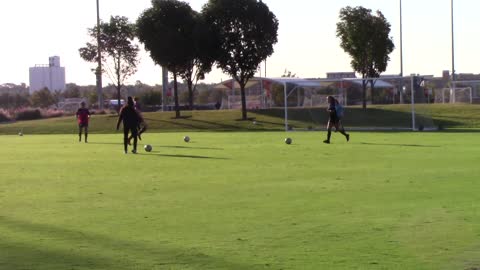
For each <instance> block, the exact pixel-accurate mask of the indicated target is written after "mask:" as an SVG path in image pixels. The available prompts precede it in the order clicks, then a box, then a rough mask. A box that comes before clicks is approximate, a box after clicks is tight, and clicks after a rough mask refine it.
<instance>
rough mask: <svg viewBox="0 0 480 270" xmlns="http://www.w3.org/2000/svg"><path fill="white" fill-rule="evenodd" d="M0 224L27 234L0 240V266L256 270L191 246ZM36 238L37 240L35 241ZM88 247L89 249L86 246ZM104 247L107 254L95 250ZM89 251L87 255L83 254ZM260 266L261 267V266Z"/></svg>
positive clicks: (22, 223)
mask: <svg viewBox="0 0 480 270" xmlns="http://www.w3.org/2000/svg"><path fill="white" fill-rule="evenodd" d="M0 227H3V228H5V229H8V230H11V231H13V232H16V233H22V234H28V235H31V237H32V238H34V239H32V240H31V241H29V242H20V241H16V242H13V241H10V242H9V241H6V239H5V238H4V239H2V242H1V243H0V267H3V266H5V267H7V266H8V267H9V268H2V269H9V270H13V269H36V270H51V269H91V270H95V269H119V270H129V269H139V268H138V267H139V264H138V262H139V261H144V262H149V263H148V264H149V265H148V266H145V267H148V268H145V269H157V267H159V266H169V267H174V266H179V265H181V266H182V267H185V268H189V269H216V268H221V269H234V270H243V269H259V268H260V267H259V266H254V265H244V264H240V263H236V262H232V261H229V260H227V259H226V258H219V257H215V256H210V255H207V254H205V253H203V252H201V251H200V250H198V249H194V248H185V249H182V248H178V245H175V243H172V245H169V244H168V243H158V242H155V244H149V243H148V242H145V241H144V240H141V241H140V240H139V241H130V240H122V239H113V238H110V237H107V236H105V235H101V234H96V233H86V232H84V231H76V230H71V229H66V228H62V227H58V226H53V225H47V224H34V223H30V222H26V221H20V220H13V219H10V218H6V217H0ZM41 239H48V241H47V242H51V241H53V242H62V243H67V244H68V250H67V248H65V249H61V248H59V247H58V246H46V243H44V242H43V241H41ZM35 240H40V241H35ZM90 247H91V250H89V248H90ZM99 249H100V250H107V251H109V252H108V254H111V256H106V255H100V254H99V253H95V251H96V250H99ZM86 254H89V255H86ZM262 269H263V268H262Z"/></svg>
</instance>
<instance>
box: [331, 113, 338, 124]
mask: <svg viewBox="0 0 480 270" xmlns="http://www.w3.org/2000/svg"><path fill="white" fill-rule="evenodd" d="M339 120H340V119H339V118H338V117H337V114H336V113H335V112H330V113H329V114H328V122H330V123H333V124H337V123H338V121H339Z"/></svg>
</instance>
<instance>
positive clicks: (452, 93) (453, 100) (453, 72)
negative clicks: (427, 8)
mask: <svg viewBox="0 0 480 270" xmlns="http://www.w3.org/2000/svg"><path fill="white" fill-rule="evenodd" d="M450 7H451V8H450V10H451V13H452V14H451V15H452V19H451V20H452V85H451V87H452V90H451V92H450V102H451V103H455V80H456V78H455V77H456V76H455V33H454V27H453V26H454V24H453V0H451V5H450Z"/></svg>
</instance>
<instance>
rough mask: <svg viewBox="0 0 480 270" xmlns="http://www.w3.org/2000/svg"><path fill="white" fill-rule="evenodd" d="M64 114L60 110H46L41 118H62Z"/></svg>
mask: <svg viewBox="0 0 480 270" xmlns="http://www.w3.org/2000/svg"><path fill="white" fill-rule="evenodd" d="M64 114H65V112H64V111H62V110H56V109H47V110H43V111H42V117H43V118H54V117H62V116H63V115H64Z"/></svg>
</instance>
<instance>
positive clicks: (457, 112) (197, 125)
mask: <svg viewBox="0 0 480 270" xmlns="http://www.w3.org/2000/svg"><path fill="white" fill-rule="evenodd" d="M416 111H417V123H421V124H424V125H425V126H430V125H434V126H438V125H441V126H443V127H444V128H457V129H458V128H461V129H465V128H480V105H449V104H447V105H443V104H435V105H417V106H416ZM144 115H145V118H146V121H147V122H148V124H149V128H150V131H154V132H178V131H184V130H188V131H281V130H284V129H285V124H284V110H283V109H268V110H257V111H252V112H249V113H248V116H249V118H250V119H255V120H256V122H257V125H253V124H252V121H240V120H239V118H240V116H241V114H240V112H239V111H236V110H232V111H193V112H191V111H189V112H182V118H180V119H175V118H174V113H173V112H167V113H145V114H144ZM116 120H117V116H116V115H94V116H93V117H92V119H91V122H90V127H91V131H92V132H95V133H103V134H109V133H112V132H114V129H115V125H116ZM326 121H327V114H326V112H325V109H324V108H314V109H291V110H289V124H290V125H291V126H293V127H296V128H307V127H308V126H312V127H316V128H319V127H320V128H322V127H324V126H325V124H326ZM344 124H345V126H347V127H407V128H408V127H411V107H410V105H375V106H369V108H368V110H367V111H364V110H363V109H362V108H360V107H348V108H347V110H346V116H345V119H344ZM20 130H23V132H24V133H26V134H72V133H75V132H76V130H77V125H76V121H75V119H74V117H63V118H55V119H46V120H39V121H20V122H17V123H12V124H0V134H10V135H12V134H17V133H18V132H19V131H20Z"/></svg>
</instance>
